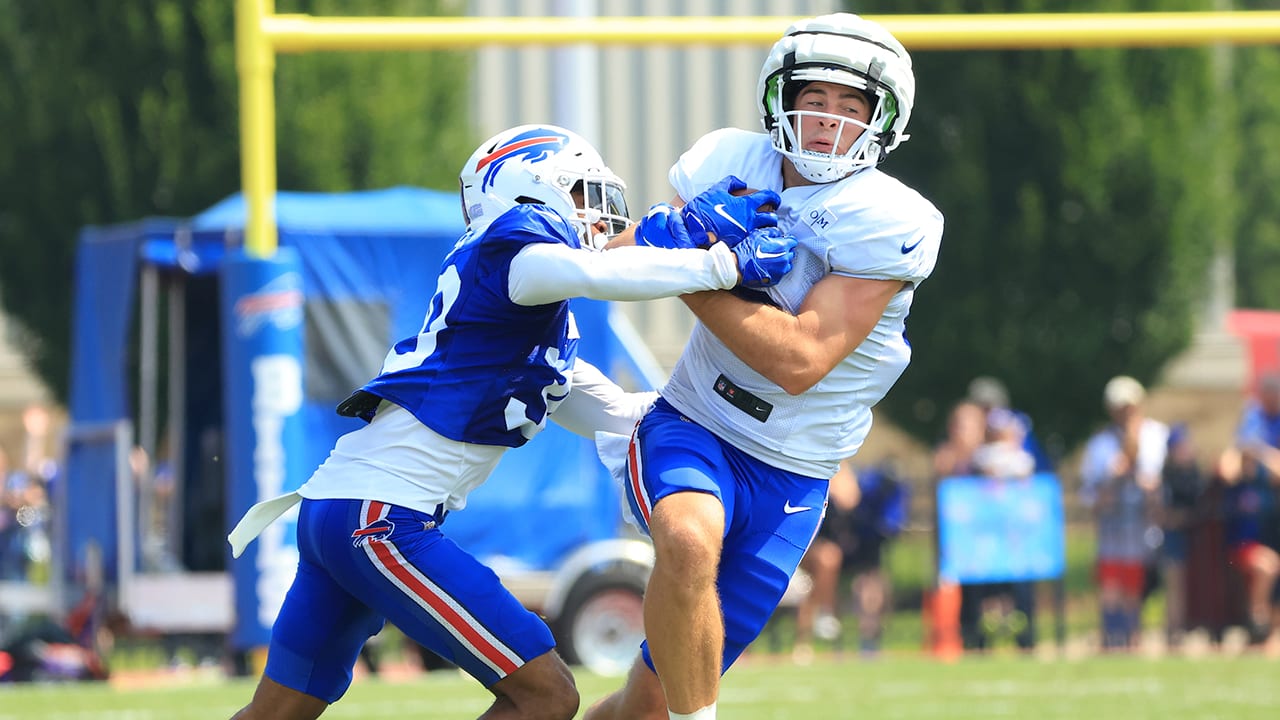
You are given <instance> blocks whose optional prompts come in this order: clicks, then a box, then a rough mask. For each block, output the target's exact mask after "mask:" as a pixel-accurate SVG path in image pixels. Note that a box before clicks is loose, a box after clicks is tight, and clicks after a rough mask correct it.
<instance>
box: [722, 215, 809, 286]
mask: <svg viewBox="0 0 1280 720" xmlns="http://www.w3.org/2000/svg"><path fill="white" fill-rule="evenodd" d="M733 254H734V255H735V256H737V258H738V272H740V273H742V281H741V282H740V283H738V284H739V285H741V286H742V287H748V288H763V287H769V286H770V285H775V284H777V282H778V281H779V280H781V279H782V276H783V275H786V274H787V272H788V271H790V270H791V262H792V260H794V259H795V257H796V239H795V238H793V237H791V236H790V235H783V234H782V231H781V230H779V229H778V228H776V227H766V228H760V229H758V230H752V231H751V233H750V234H749V235H747V237H746V239H745V240H743V241H742V242H740V243H738V244H737V245H734V246H733Z"/></svg>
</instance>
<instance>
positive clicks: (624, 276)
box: [507, 243, 738, 306]
mask: <svg viewBox="0 0 1280 720" xmlns="http://www.w3.org/2000/svg"><path fill="white" fill-rule="evenodd" d="M737 284H738V262H737V258H736V257H735V256H734V254H733V251H732V250H730V249H729V248H728V246H726V245H725V244H724V243H716V244H715V245H713V246H712V247H711V248H710V249H708V250H700V249H691V248H690V249H675V250H673V249H665V248H654V247H641V246H624V247H617V248H613V249H611V250H604V251H602V252H592V251H587V250H571V249H569V248H566V247H564V246H561V245H529V246H526V247H525V248H523V249H522V250H521V251H520V253H519V254H517V255H516V256H515V258H514V259H512V261H511V269H510V271H509V276H508V282H507V294H508V296H509V297H510V298H511V301H512V302H514V303H516V304H518V305H525V306H530V305H542V304H545V303H551V302H559V301H561V300H568V299H569V298H574V297H585V298H591V299H593V300H652V299H655V298H661V297H673V296H676V295H683V294H685V293H691V292H699V291H701V290H727V289H729V288H732V287H734V286H735V285H737Z"/></svg>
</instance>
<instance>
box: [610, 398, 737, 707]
mask: <svg viewBox="0 0 1280 720" xmlns="http://www.w3.org/2000/svg"><path fill="white" fill-rule="evenodd" d="M720 448H721V446H720V442H719V440H717V439H716V438H715V436H714V435H712V434H711V433H709V432H708V431H707V430H705V429H704V428H702V427H699V426H698V425H697V424H695V423H693V422H690V421H688V420H687V419H684V418H683V417H681V415H680V414H679V413H678V412H676V411H675V410H674V409H673V408H672V407H671V406H670V405H669V404H667V403H665V402H663V401H661V400H660V401H659V402H658V404H657V405H656V406H655V407H654V409H653V410H652V411H651V412H650V413H649V414H648V415H647V416H645V419H644V420H643V421H642V422H641V423H640V426H639V427H638V428H637V430H636V435H635V438H634V439H633V441H632V448H631V451H630V454H629V461H628V467H627V473H628V474H627V480H626V492H627V500H628V502H629V503H630V505H631V511H632V515H633V517H634V518H635V520H636V521H637V522H638V523H640V524H641V525H642V528H641V529H642V530H644V531H645V532H647V533H648V534H649V536H650V537H651V538H652V539H653V546H654V568H653V572H652V573H651V575H650V576H649V583H648V586H647V587H646V589H645V596H644V623H645V636H646V643H645V646H644V652H645V655H644V657H645V660H646V662H648V663H650V667H652V668H653V669H654V670H655V671H656V672H657V676H658V678H660V679H661V685H662V689H663V691H664V695H665V698H666V708H665V710H669V711H670V712H671V713H676V714H681V715H687V714H691V713H694V712H695V711H699V710H702V709H704V708H707V707H708V706H712V705H714V703H715V701H716V697H717V694H718V692H719V686H720V673H721V670H722V667H721V657H722V655H723V632H724V631H723V627H724V626H723V623H722V622H721V617H720V606H719V598H718V596H717V591H716V573H717V569H718V565H719V558H720V545H721V542H722V541H723V537H724V528H725V512H726V511H725V506H724V504H723V502H722V499H721V495H720V489H719V487H718V480H717V479H716V476H717V474H727V472H728V466H727V464H726V463H725V462H724V459H723V456H722V454H721V449H720ZM632 677H633V678H635V673H633V675H632ZM624 692H626V691H624ZM652 699H653V695H652V694H651V693H647V692H636V693H632V694H629V695H628V696H627V697H626V698H625V700H626V702H625V703H624V706H625V712H624V713H623V714H622V715H621V716H620V717H625V718H628V720H630V718H632V717H637V718H645V717H651V716H652V717H665V715H664V714H656V715H655V714H653V713H655V711H661V710H663V709H664V708H661V707H659V708H657V709H655V708H653V707H650V706H647V705H646V706H643V707H637V706H634V705H632V704H631V703H632V702H639V701H651V700H652Z"/></svg>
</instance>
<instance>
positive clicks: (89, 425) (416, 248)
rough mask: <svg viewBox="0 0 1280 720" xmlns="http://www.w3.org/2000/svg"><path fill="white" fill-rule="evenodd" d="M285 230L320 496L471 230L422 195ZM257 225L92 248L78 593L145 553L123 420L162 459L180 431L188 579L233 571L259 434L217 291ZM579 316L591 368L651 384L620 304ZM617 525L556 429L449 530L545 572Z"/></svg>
mask: <svg viewBox="0 0 1280 720" xmlns="http://www.w3.org/2000/svg"><path fill="white" fill-rule="evenodd" d="M276 218H277V225H278V228H279V247H280V248H281V252H288V253H290V254H296V256H297V258H298V263H297V266H298V268H299V272H298V274H299V275H300V276H301V282H300V288H301V295H302V301H301V311H302V313H301V315H302V317H301V327H302V333H301V335H302V346H303V350H302V363H301V364H302V367H303V388H304V391H303V398H302V405H301V410H300V413H299V414H300V416H301V424H302V428H303V430H302V432H301V433H300V434H299V435H298V438H299V439H298V440H297V441H296V442H292V443H291V444H289V445H288V446H286V447H285V448H284V451H285V453H286V454H287V455H288V457H289V463H290V464H291V466H297V467H302V468H305V470H304V471H303V475H302V477H303V479H305V476H306V475H308V474H309V473H310V470H311V469H314V468H315V467H316V466H317V465H319V464H320V463H321V462H322V461H323V460H324V458H325V457H326V456H327V455H328V452H329V450H330V449H331V447H332V445H333V442H334V440H335V439H336V438H337V436H338V435H340V434H342V433H344V432H347V431H350V430H352V429H354V428H355V427H357V426H358V423H359V422H360V421H358V420H352V419H349V418H342V417H339V416H338V415H337V414H336V413H335V412H334V406H335V405H336V404H337V402H339V401H340V400H342V399H343V398H344V397H346V395H347V394H348V393H350V391H351V390H352V389H354V388H355V387H358V386H359V385H361V384H363V383H364V381H365V380H367V379H368V378H369V377H372V375H373V374H375V373H376V372H377V370H378V368H379V367H380V366H381V362H382V358H383V356H384V355H385V353H386V351H387V349H388V348H389V347H390V346H391V345H392V344H393V343H394V342H396V341H397V340H399V339H401V338H403V337H407V336H409V335H413V334H416V333H417V332H418V331H419V329H420V326H421V323H422V320H423V316H424V314H425V311H426V308H427V303H428V301H429V300H430V298H431V296H432V293H433V292H434V290H435V280H436V275H437V272H438V270H439V267H440V264H441V261H442V260H443V258H444V256H445V254H446V253H447V252H448V251H449V249H451V248H452V247H453V245H454V243H455V242H456V241H457V239H458V237H459V236H460V235H461V234H462V232H463V229H464V228H463V222H462V218H461V212H460V208H459V205H458V200H457V196H456V195H454V194H452V193H442V192H437V191H432V190H424V189H418V188H407V187H398V188H391V189H387V190H377V191H367V192H352V193H341V194H325V193H299V192H281V193H279V194H278V196H277V200H276ZM244 225H245V203H244V200H243V198H242V197H241V196H239V195H234V196H231V197H228V198H227V199H225V200H223V201H222V202H219V203H218V204H216V205H214V206H213V207H211V208H209V209H208V210H206V211H204V212H202V213H200V214H198V215H196V216H195V217H192V218H188V219H174V218H157V219H147V220H143V221H140V222H135V223H129V224H124V225H114V226H110V227H86V228H84V229H83V230H82V232H81V236H80V243H79V249H78V257H77V264H76V285H75V287H76V298H75V318H74V331H73V332H74V340H73V355H74V357H73V361H72V381H71V406H70V412H71V421H72V443H71V451H70V456H69V463H68V482H67V493H66V496H65V498H64V502H65V504H66V510H67V515H66V524H65V527H67V529H68V530H67V537H66V541H67V542H66V543H65V547H66V548H67V553H68V554H67V555H65V557H64V558H63V560H64V563H66V565H65V567H66V569H67V570H68V573H69V574H68V577H73V578H74V577H75V576H76V572H77V570H78V569H79V568H81V566H82V564H83V562H84V554H85V551H86V548H87V547H88V546H90V545H97V546H98V547H99V548H100V549H101V550H102V553H103V559H104V560H105V565H106V570H107V573H108V576H109V577H115V576H116V573H117V571H118V570H119V569H120V567H121V566H120V563H119V561H120V557H119V552H121V551H120V550H119V548H121V547H124V548H126V549H125V550H123V552H130V550H129V549H130V548H138V541H139V538H138V537H136V536H135V537H130V538H127V539H128V540H129V542H128V543H126V544H125V545H123V546H122V545H121V544H120V530H121V529H122V527H123V526H122V523H126V521H125V520H123V519H122V518H126V517H127V514H125V515H121V513H120V512H119V511H117V512H116V513H112V512H110V510H109V509H110V508H118V507H119V506H120V503H118V502H117V495H119V494H121V493H124V492H127V486H125V485H120V486H119V487H118V481H119V476H120V475H121V472H122V469H123V468H124V467H125V466H124V465H123V464H122V463H121V462H120V460H121V458H120V455H121V451H122V449H121V448H120V447H119V443H118V442H117V441H113V440H112V439H110V438H107V437H106V436H104V435H102V433H101V432H98V430H100V429H101V428H103V427H107V426H111V425H113V424H115V425H117V426H118V425H119V424H120V421H122V420H131V421H133V422H134V423H136V427H138V428H139V441H140V442H142V443H143V445H144V446H146V445H148V444H150V445H151V446H158V445H160V444H161V441H160V440H158V439H157V438H160V437H163V436H164V435H165V432H164V429H168V430H169V436H168V438H167V441H165V442H167V446H168V447H169V449H170V451H171V452H176V453H177V455H176V456H175V457H174V458H173V462H174V465H175V470H176V471H177V472H176V475H177V477H178V478H180V484H181V486H182V496H183V498H184V513H183V518H184V521H183V529H184V533H183V542H182V553H181V556H180V558H179V560H181V562H182V564H183V566H185V567H186V568H187V569H189V570H210V571H219V570H222V569H225V568H226V567H227V566H228V560H229V554H228V553H227V549H226V543H225V542H224V539H223V538H224V536H225V534H226V532H227V530H228V529H229V528H228V526H227V523H226V521H225V519H224V518H225V514H224V512H223V508H222V507H220V504H222V503H225V502H226V493H225V486H226V484H227V483H228V479H227V474H228V468H227V467H226V466H225V465H223V464H221V461H220V457H221V456H222V448H223V447H224V442H225V438H226V436H227V434H228V433H230V432H233V431H235V429H236V428H237V426H238V425H241V424H245V423H247V422H248V419H247V418H225V417H223V415H224V412H223V408H224V407H225V405H224V403H223V402H221V400H220V396H221V395H222V394H223V393H224V392H225V391H226V390H227V387H226V386H227V383H226V382H224V369H223V367H222V365H223V357H224V353H223V351H222V350H223V348H222V347H221V345H222V340H221V337H222V336H221V330H220V328H223V326H224V325H225V324H226V323H228V322H231V321H232V319H231V318H228V317H226V315H227V312H226V310H225V308H224V307H223V306H222V305H221V304H220V303H219V285H220V283H221V275H220V272H221V270H222V269H223V266H224V265H225V264H226V263H227V262H228V258H229V257H230V256H231V255H232V254H233V253H235V252H237V251H238V249H239V248H240V245H241V238H242V235H243V228H244ZM574 311H575V314H577V316H578V320H579V325H580V327H581V328H582V335H583V345H582V353H583V356H584V357H585V358H586V359H588V360H589V361H591V362H593V363H594V364H597V365H598V366H600V367H602V368H604V369H606V371H612V372H614V373H615V374H617V373H622V374H626V375H629V376H630V377H631V378H634V379H635V382H634V384H637V385H647V384H649V383H651V382H652V380H653V378H654V373H653V365H652V362H651V359H650V357H649V356H648V354H647V351H646V350H645V349H643V348H638V347H635V345H634V343H633V341H631V340H630V339H629V338H628V337H627V335H626V333H625V332H622V334H621V335H620V334H619V332H618V331H617V330H615V327H616V325H615V320H616V318H614V316H613V315H612V314H611V313H610V308H609V306H608V304H607V303H600V302H592V301H581V300H575V301H574ZM159 315H166V316H167V318H168V323H167V324H166V323H165V322H163V321H161V320H158V319H157V317H158V316H159ZM623 338H627V339H623ZM164 340H167V350H168V352H167V353H165V352H163V350H162V349H161V346H162V345H166V342H164ZM624 343H627V344H629V345H630V347H626V346H624ZM160 355H164V356H165V359H164V361H163V362H162V361H161V359H160V358H159V356H160ZM161 366H164V367H167V371H163V370H161V369H160V368H161ZM149 388H150V389H149ZM157 388H158V390H157ZM166 397H167V400H164V401H162V398H166ZM135 402H136V406H135ZM162 404H163V405H164V408H167V410H166V409H162V408H161V407H160V406H161V405H162ZM166 418H167V419H166ZM149 428H150V430H149ZM148 435H151V436H152V437H148ZM151 449H156V448H155V447H152V448H151ZM161 454H163V453H161ZM285 489H290V488H285ZM619 520H620V512H619V499H618V495H617V491H616V490H615V488H614V487H613V486H612V483H611V482H610V481H609V479H608V477H607V475H606V474H605V473H604V470H603V468H602V467H601V466H600V465H599V462H598V460H597V459H596V458H595V453H594V448H593V446H592V444H591V443H590V442H587V441H585V440H583V439H581V438H578V437H577V436H574V435H571V434H569V433H567V432H565V431H562V430H560V429H559V428H557V427H554V426H550V427H549V428H548V429H547V431H546V432H544V433H543V434H542V435H540V436H539V437H538V438H537V439H536V440H535V441H534V442H532V443H530V444H529V445H527V446H525V447H523V448H519V449H516V450H513V451H511V452H509V453H508V454H507V457H506V458H505V459H504V460H503V461H502V463H501V464H500V465H499V467H498V469H497V471H496V472H495V474H494V476H493V477H492V479H491V480H490V481H489V482H488V483H486V485H484V486H483V487H481V488H480V489H479V490H477V491H476V492H475V493H474V494H473V495H472V496H471V498H470V501H469V503H468V507H467V509H466V510H465V511H464V512H460V513H455V514H454V515H451V516H450V518H449V521H448V523H447V525H446V528H445V529H446V532H447V533H448V534H449V535H450V537H452V538H454V539H455V540H456V541H457V542H458V543H459V544H461V545H462V546H463V547H465V548H468V549H469V550H471V551H472V552H473V553H474V554H475V555H477V556H479V557H481V558H492V557H494V556H503V557H504V558H505V560H504V562H506V563H508V564H514V565H517V566H522V567H528V568H531V569H546V568H550V567H553V566H554V565H555V564H556V563H557V562H558V561H559V560H560V559H561V558H563V557H564V555H565V554H566V553H568V552H569V551H571V550H572V549H573V548H575V547H577V546H578V545H580V544H582V543H584V542H587V541H590V540H596V539H602V538H607V537H613V536H615V535H616V534H617V533H618V531H619ZM133 532H136V528H133V529H130V530H129V533H133ZM129 533H126V535H127V534H129ZM144 550H145V548H144V549H137V550H135V552H136V554H137V557H136V558H126V560H128V562H126V563H125V566H127V567H132V566H133V565H135V564H136V563H137V562H138V561H139V560H138V558H141V557H142V556H143V553H144Z"/></svg>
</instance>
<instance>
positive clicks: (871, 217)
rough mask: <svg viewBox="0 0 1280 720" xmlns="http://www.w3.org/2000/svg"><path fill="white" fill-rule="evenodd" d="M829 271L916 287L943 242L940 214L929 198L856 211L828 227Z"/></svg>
mask: <svg viewBox="0 0 1280 720" xmlns="http://www.w3.org/2000/svg"><path fill="white" fill-rule="evenodd" d="M827 240H828V242H829V243H830V245H829V247H830V250H829V252H828V256H827V260H828V262H829V264H830V265H831V272H833V273H835V274H838V275H847V276H850V277H858V278H867V279H872V280H903V281H906V282H910V283H912V284H915V285H918V284H919V283H920V282H921V281H923V280H924V279H925V278H927V277H929V274H930V273H932V272H933V268H934V265H935V264H936V263H937V261H938V249H939V247H940V245H941V243H942V214H941V213H940V212H938V210H937V209H936V208H934V207H933V205H932V204H930V203H928V202H919V203H908V204H905V205H900V206H898V207H897V208H896V209H895V208H891V207H883V206H880V207H878V208H877V211H876V212H871V213H865V212H864V213H858V214H857V215H855V216H853V217H851V218H849V220H848V221H846V222H841V223H839V224H838V225H837V226H836V227H835V228H833V229H832V230H829V231H828V234H827Z"/></svg>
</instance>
